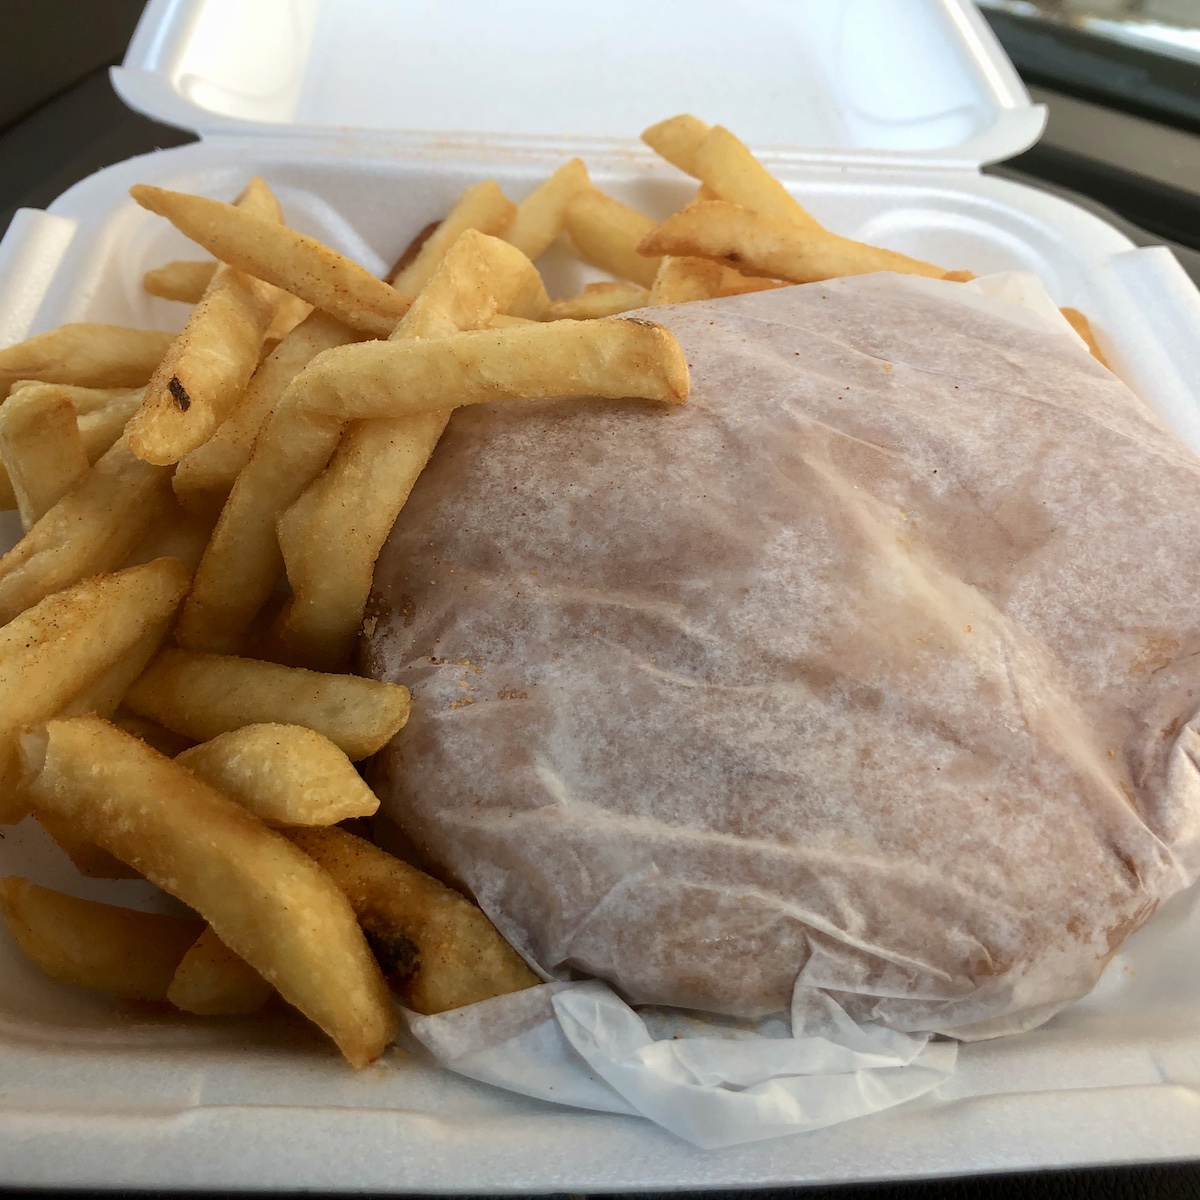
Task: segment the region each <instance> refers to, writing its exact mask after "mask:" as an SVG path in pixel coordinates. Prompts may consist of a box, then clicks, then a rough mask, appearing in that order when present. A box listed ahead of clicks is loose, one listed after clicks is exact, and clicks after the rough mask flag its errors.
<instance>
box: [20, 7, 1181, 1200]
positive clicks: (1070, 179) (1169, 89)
mask: <svg viewBox="0 0 1200 1200" xmlns="http://www.w3.org/2000/svg"><path fill="white" fill-rule="evenodd" d="M245 2H246V3H254V2H255V0H245ZM397 2H399V0H397ZM805 2H807V3H811V2H815V0H805ZM896 2H898V3H902V2H903V0H896ZM141 10H142V0H0V230H4V229H6V228H7V227H8V223H9V220H10V219H11V217H12V214H13V212H14V211H15V210H16V209H17V208H20V207H34V208H44V207H45V206H46V205H48V204H49V203H50V202H51V201H52V200H53V199H54V198H55V197H56V196H57V195H58V194H59V193H60V192H63V191H64V190H66V188H68V187H69V186H70V185H71V184H73V183H75V182H77V181H78V180H80V179H82V178H84V177H85V176H87V175H89V174H91V173H92V172H93V171H96V170H99V169H100V168H101V167H104V166H107V165H109V164H110V163H114V162H118V161H120V160H121V159H125V158H130V157H132V156H134V155H137V154H144V153H146V152H148V151H150V150H153V149H155V148H163V147H168V146H177V145H180V144H182V143H184V142H187V141H191V140H192V137H191V135H190V134H186V133H182V132H180V131H179V130H176V129H171V128H168V127H166V126H162V125H157V124H155V123H154V122H152V121H149V120H147V119H145V118H144V117H140V116H137V115H135V114H134V113H131V112H129V111H128V110H127V109H126V108H125V107H124V106H123V105H122V104H121V102H120V100H118V98H117V96H116V95H115V93H114V92H113V90H112V88H111V86H110V85H109V82H108V68H109V67H110V66H112V65H115V64H117V63H119V62H120V61H121V58H122V56H123V54H124V52H125V47H126V45H127V43H128V41H129V38H130V36H131V35H132V32H133V27H134V25H135V24H136V21H137V18H138V16H139V15H140V13H141ZM989 19H990V20H991V21H992V23H993V27H994V28H995V29H996V31H997V32H998V33H999V35H1000V36H1001V39H1002V41H1003V42H1004V44H1005V48H1006V49H1007V51H1008V53H1009V55H1010V57H1012V58H1013V60H1014V62H1015V63H1016V65H1017V67H1018V69H1019V70H1020V71H1021V72H1022V75H1023V77H1024V78H1025V79H1026V82H1027V83H1029V84H1030V85H1031V86H1032V87H1033V89H1034V98H1035V99H1036V100H1038V101H1039V102H1041V103H1046V104H1048V105H1049V107H1050V114H1051V115H1050V124H1049V127H1048V129H1047V133H1046V136H1045V137H1044V138H1043V139H1042V141H1041V142H1040V143H1039V145H1038V146H1036V147H1035V148H1034V149H1033V150H1030V151H1028V152H1026V153H1025V154H1023V155H1021V156H1019V157H1018V158H1016V159H1013V160H1011V161H1010V162H1008V163H1006V164H1004V165H1002V166H999V167H996V168H990V169H991V170H994V171H995V172H996V173H997V174H1001V175H1004V176H1006V177H1009V178H1014V179H1019V180H1021V181H1022V182H1026V183H1033V184H1035V185H1036V186H1041V187H1045V188H1047V189H1048V190H1052V191H1058V192H1060V193H1061V194H1065V195H1068V197H1069V198H1071V199H1073V200H1074V201H1075V202H1077V203H1080V204H1083V205H1084V206H1085V207H1089V208H1091V209H1093V210H1094V211H1097V212H1099V213H1100V214H1101V215H1102V216H1104V217H1105V218H1106V219H1108V220H1110V221H1112V222H1113V223H1114V224H1117V225H1118V226H1119V227H1120V228H1121V229H1122V230H1124V231H1125V232H1126V233H1127V234H1128V235H1129V236H1130V237H1131V238H1132V239H1133V240H1134V241H1135V242H1137V243H1138V244H1152V243H1162V242H1166V243H1167V244H1168V245H1171V246H1172V248H1173V249H1174V250H1175V252H1176V254H1177V255H1178V257H1179V258H1180V261H1181V262H1182V263H1183V264H1184V266H1185V268H1187V269H1188V270H1189V272H1190V273H1191V274H1192V277H1193V278H1194V279H1196V280H1197V281H1198V282H1200V68H1191V67H1184V66H1180V65H1178V64H1171V63H1167V64H1164V63H1163V62H1162V61H1161V60H1156V59H1154V58H1152V57H1150V56H1148V55H1145V54H1144V53H1142V52H1138V51H1127V50H1121V49H1119V48H1117V49H1115V48H1113V47H1112V46H1109V45H1106V44H1104V43H1101V42H1099V41H1098V39H1095V38H1088V37H1087V36H1085V35H1082V34H1080V33H1078V32H1077V31H1075V30H1071V29H1055V28H1049V27H1046V26H1045V25H1043V24H1041V23H1039V22H1036V21H1033V20H1028V19H1021V18H1018V17H1013V16H1010V15H1007V14H989ZM1196 949H1197V952H1200V948H1196ZM1197 1020H1198V1021H1200V1014H1197ZM1197 1121H1198V1122H1200V1110H1198V1112H1197ZM0 1171H2V1164H0ZM64 1194H65V1193H34V1192H27V1191H22V1192H17V1191H10V1192H7V1193H5V1195H7V1196H13V1197H15V1196H35V1195H37V1196H48V1195H64ZM111 1194H112V1195H129V1196H132V1195H137V1196H141V1197H154V1196H166V1195H167V1194H168V1193H163V1192H142V1193H128V1192H123V1193H111ZM193 1194H194V1193H193ZM226 1194H228V1193H226ZM676 1194H677V1195H678V1196H680V1197H691V1196H695V1197H700V1196H705V1197H708V1198H711V1197H712V1196H713V1195H714V1193H711V1192H710V1193H696V1192H680V1193H676ZM732 1194H733V1193H726V1195H732ZM175 1195H176V1196H178V1195H182V1194H181V1193H176V1194H175ZM209 1195H211V1193H209ZM739 1195H741V1196H745V1197H760V1198H761V1200H784V1198H785V1197H787V1198H789V1200H791V1198H795V1197H800V1196H803V1197H804V1200H884V1198H888V1200H1001V1198H1004V1200H1010V1198H1015V1200H1068V1198H1070V1200H1083V1198H1085V1197H1086V1198H1089V1200H1092V1198H1095V1200H1200V1163H1180V1164H1172V1165H1160V1166H1144V1167H1122V1168H1105V1169H1097V1170H1075V1171H1061V1172H1039V1173H1036V1174H1027V1175H1004V1176H991V1177H976V1178H971V1179H959V1180H943V1181H938V1182H934V1183H902V1184H889V1185H854V1186H849V1187H840V1188H813V1189H803V1190H802V1189H782V1190H781V1189H771V1190H765V1191H757V1192H743V1193H739Z"/></svg>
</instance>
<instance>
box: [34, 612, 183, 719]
mask: <svg viewBox="0 0 1200 1200" xmlns="http://www.w3.org/2000/svg"><path fill="white" fill-rule="evenodd" d="M170 628H171V617H170V614H168V615H167V616H165V617H164V618H163V619H162V620H161V621H159V622H157V623H156V624H154V625H152V626H150V627H149V628H148V629H147V630H146V632H145V633H144V634H143V635H142V636H141V637H140V638H139V639H138V640H137V641H136V642H134V643H133V645H132V646H130V647H129V648H128V649H127V650H126V651H125V653H124V654H122V655H121V657H120V658H119V659H117V660H116V662H114V663H113V664H112V665H111V666H109V667H107V668H105V670H103V671H102V672H101V673H100V674H99V675H97V676H96V678H95V679H93V680H92V681H91V682H90V683H88V684H86V685H85V686H84V687H83V688H81V689H80V690H79V691H78V692H76V693H75V695H74V696H72V697H71V699H70V700H68V701H67V702H66V703H65V704H64V705H63V706H62V707H61V708H59V709H58V710H56V711H55V713H54V714H53V715H54V716H56V717H82V716H95V717H104V718H105V719H106V720H107V719H108V718H109V717H111V716H112V715H113V713H115V712H116V711H117V709H118V708H119V707H120V705H121V701H122V700H124V699H125V693H126V692H127V691H129V689H130V688H131V687H132V686H133V682H134V680H135V679H137V678H138V676H140V675H141V673H142V672H143V671H144V670H145V669H146V667H147V666H148V665H149V664H150V660H151V659H152V658H153V657H154V656H155V655H156V654H157V653H158V651H159V648H160V647H161V646H162V644H163V642H165V641H166V640H167V634H168V633H169V632H170Z"/></svg>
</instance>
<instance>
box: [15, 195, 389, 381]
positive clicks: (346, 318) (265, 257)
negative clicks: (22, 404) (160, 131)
mask: <svg viewBox="0 0 1200 1200" xmlns="http://www.w3.org/2000/svg"><path fill="white" fill-rule="evenodd" d="M130 195H132V196H133V198H134V199H135V200H136V201H137V202H138V203H139V204H140V205H141V206H142V207H143V208H147V209H149V210H150V211H151V212H154V213H157V214H158V215H159V216H161V217H166V219H167V220H168V221H170V222H171V224H172V225H174V226H175V228H176V229H178V230H179V231H180V232H181V233H183V234H186V235H187V236H188V237H190V238H191V239H192V241H194V242H198V243H199V244H200V245H201V246H203V247H204V248H205V250H207V251H208V252H209V253H210V254H214V255H215V256H216V257H217V258H219V259H220V260H221V261H222V262H224V263H228V264H229V265H230V266H231V267H235V268H236V269H237V270H239V271H243V272H245V273H246V274H247V275H253V276H254V277H255V278H256V279H261V280H264V281H265V282H267V283H271V284H274V285H275V286H276V287H278V288H282V289H283V290H284V291H285V292H290V293H291V294H292V295H293V296H298V297H300V299H302V300H306V301H308V303H309V304H311V305H312V306H313V307H314V308H318V309H320V310H321V311H322V312H327V313H329V314H330V316H333V317H337V318H338V320H340V321H342V322H344V323H345V324H347V325H349V326H350V327H351V328H352V329H357V330H359V331H361V332H362V333H365V334H368V335H369V336H371V337H387V335H388V334H389V333H391V331H392V330H393V329H394V328H395V325H396V322H397V321H399V320H400V318H401V317H402V316H404V314H405V313H406V312H407V311H408V303H409V302H408V299H407V298H406V297H404V296H402V295H401V294H400V293H399V292H397V291H396V289H395V288H393V287H390V286H389V285H388V284H386V283H384V282H383V280H381V279H376V278H375V276H374V275H372V274H371V272H370V271H368V270H367V269H366V268H365V267H362V266H359V264H358V263H356V262H354V261H353V259H349V258H347V257H346V256H345V255H344V254H339V253H338V252H337V251H336V250H333V249H331V248H330V247H329V246H326V245H323V244H322V243H321V242H318V241H317V240H316V239H315V238H311V237H308V236H307V235H306V234H303V233H298V232H297V231H296V230H294V229H289V228H288V227H287V226H286V225H281V224H279V223H278V222H275V221H270V220H266V219H264V218H262V217H258V216H255V215H254V214H253V213H248V212H244V211H243V210H241V209H238V208H235V207H234V206H233V205H232V204H223V203H222V202H221V201H220V200H209V199H207V198H205V197H203V196H189V195H187V194H186V193H184V192H170V191H167V190H165V189H164V188H155V187H145V186H142V185H139V186H137V187H134V188H131V189H130ZM0 365H2V363H0Z"/></svg>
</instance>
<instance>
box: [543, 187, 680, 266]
mask: <svg viewBox="0 0 1200 1200" xmlns="http://www.w3.org/2000/svg"><path fill="white" fill-rule="evenodd" d="M564 224H565V226H566V230H567V233H569V234H570V235H571V241H572V242H574V243H575V248H576V249H577V250H578V251H579V253H580V254H581V255H582V256H583V257H584V258H586V259H587V261H588V262H590V263H592V264H594V265H595V266H597V267H601V268H602V269H603V270H605V271H611V272H612V273H613V274H614V275H617V276H619V277H620V278H621V279H631V280H633V282H634V283H638V284H641V285H642V287H646V288H648V287H650V285H651V284H653V282H654V276H655V273H656V272H657V271H658V263H657V261H656V260H654V259H652V258H646V257H644V256H643V255H641V254H639V253H638V245H639V243H640V242H642V241H643V239H645V238H646V237H647V236H648V235H649V234H650V233H651V232H653V230H654V222H653V221H652V220H651V219H650V218H649V217H647V216H644V215H643V214H642V213H640V212H638V211H637V210H636V209H633V208H630V207H629V206H628V205H626V204H622V203H621V202H620V201H618V200H614V199H613V198H612V197H611V196H608V195H605V193H604V192H602V191H600V190H599V188H594V187H590V188H587V189H586V190H585V191H582V192H578V193H576V195H575V196H574V197H572V199H571V201H570V203H569V204H568V205H567V208H566V213H565V216H564Z"/></svg>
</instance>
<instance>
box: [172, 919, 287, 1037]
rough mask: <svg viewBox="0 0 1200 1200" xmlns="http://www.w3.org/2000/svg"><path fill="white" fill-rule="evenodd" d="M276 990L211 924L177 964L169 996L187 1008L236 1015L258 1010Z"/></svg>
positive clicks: (204, 1014)
mask: <svg viewBox="0 0 1200 1200" xmlns="http://www.w3.org/2000/svg"><path fill="white" fill-rule="evenodd" d="M274 990H275V989H274V988H273V987H272V986H271V985H270V984H269V983H268V982H267V981H266V980H265V979H264V978H263V977H262V976H261V975H260V974H259V973H258V972H257V971H256V970H255V969H254V968H253V967H252V966H251V965H250V964H249V963H248V962H247V961H246V960H245V959H244V958H240V957H239V956H238V955H236V954H234V952H233V951H232V950H230V949H229V947H228V946H226V945H225V943H224V942H223V941H221V939H220V938H219V937H217V935H216V934H215V933H214V932H213V927H212V926H211V925H208V926H205V929H204V932H203V933H202V934H201V935H200V936H199V937H198V938H197V939H196V941H195V943H194V944H193V945H192V946H191V948H190V949H189V950H188V952H187V953H186V954H185V955H184V956H183V958H182V959H181V960H180V963H179V965H178V966H177V967H176V968H175V975H174V977H173V978H172V979H171V984H170V986H169V987H168V988H167V993H166V998H167V999H168V1000H169V1001H170V1002H171V1003H172V1004H173V1005H175V1007H176V1008H179V1009H182V1010H183V1011H184V1012H190V1013H196V1014H197V1015H198V1016H202V1017H232V1016H245V1015H247V1014H249V1013H254V1012H258V1010H259V1009H260V1008H262V1006H263V1005H264V1004H266V1002H267V1001H268V1000H269V999H270V998H271V993H272V992H274Z"/></svg>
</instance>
